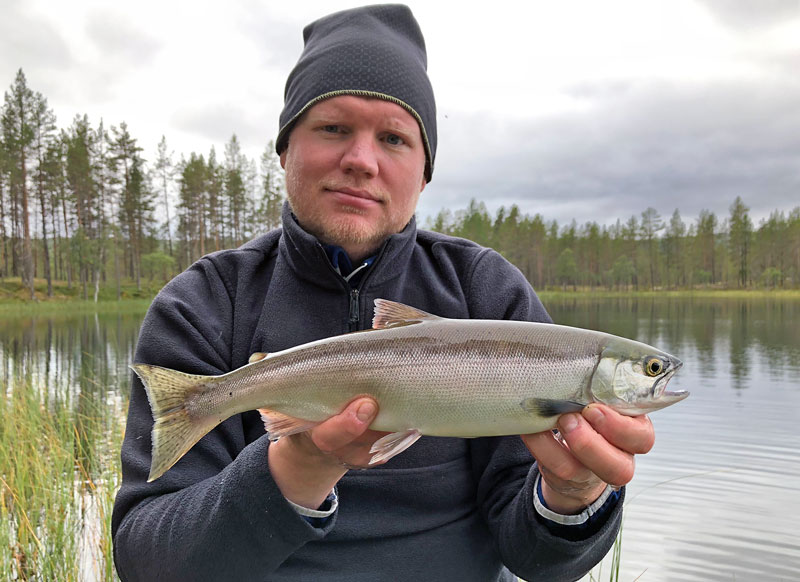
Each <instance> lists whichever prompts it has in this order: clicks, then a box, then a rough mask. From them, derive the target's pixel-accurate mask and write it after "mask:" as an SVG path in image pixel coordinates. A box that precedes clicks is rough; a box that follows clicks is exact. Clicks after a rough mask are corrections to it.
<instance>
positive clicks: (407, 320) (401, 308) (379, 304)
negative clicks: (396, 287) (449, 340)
mask: <svg viewBox="0 0 800 582" xmlns="http://www.w3.org/2000/svg"><path fill="white" fill-rule="evenodd" d="M434 319H440V318H439V317H438V316H436V315H431V314H430V313H426V312H424V311H421V310H419V309H416V308H415V307H409V306H408V305H404V304H402V303H397V302H395V301H389V300H388V299H376V300H375V317H373V318H372V328H373V329H386V328H387V327H399V326H403V325H413V324H415V323H422V322H423V321H431V320H434Z"/></svg>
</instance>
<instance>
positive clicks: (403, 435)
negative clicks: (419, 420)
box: [369, 428, 422, 465]
mask: <svg viewBox="0 0 800 582" xmlns="http://www.w3.org/2000/svg"><path fill="white" fill-rule="evenodd" d="M421 436H422V435H421V434H420V432H419V431H418V430H417V429H415V428H410V429H408V430H406V431H403V432H393V433H391V434H387V435H386V436H385V437H383V438H380V439H378V440H377V441H375V443H373V445H372V448H371V449H370V450H369V452H370V453H374V454H373V455H372V458H371V459H370V460H369V464H370V465H375V464H377V463H380V462H381V461H388V460H389V459H391V458H392V457H394V456H395V455H399V454H400V453H402V452H403V451H405V450H406V449H407V448H408V447H410V446H411V445H413V444H414V443H415V442H417V440H418V439H419V437H421Z"/></svg>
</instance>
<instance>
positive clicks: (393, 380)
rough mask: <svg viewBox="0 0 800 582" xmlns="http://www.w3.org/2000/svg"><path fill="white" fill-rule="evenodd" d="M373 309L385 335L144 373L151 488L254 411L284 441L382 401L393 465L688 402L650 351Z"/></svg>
mask: <svg viewBox="0 0 800 582" xmlns="http://www.w3.org/2000/svg"><path fill="white" fill-rule="evenodd" d="M375 303H376V316H375V320H374V324H373V327H375V328H376V329H375V330H370V331H368V332H356V333H351V334H346V335H342V336H335V337H331V338H326V339H322V340H319V341H315V342H311V343H307V344H303V345H300V346H296V347H294V348H290V349H287V350H284V351H281V352H277V353H274V354H269V355H263V357H261V356H257V357H260V359H258V360H257V361H254V362H253V363H250V364H248V365H246V366H243V367H241V368H238V369H236V370H233V371H232V372H230V373H227V374H223V375H221V376H195V375H188V374H182V373H180V372H175V371H173V370H167V369H165V368H159V367H156V366H147V365H144V364H137V365H134V366H133V368H134V370H135V371H136V372H137V374H139V376H140V377H141V378H142V380H143V382H144V384H145V387H146V389H147V393H148V398H149V399H150V404H151V407H152V408H153V414H154V418H155V420H156V423H155V425H154V429H153V464H152V467H151V474H150V479H151V480H152V479H155V478H157V477H158V476H159V475H161V474H162V473H163V472H164V471H166V470H167V469H168V468H169V467H170V466H171V465H172V464H174V462H176V461H177V460H178V458H180V456H182V455H183V454H184V453H185V452H186V451H187V450H188V449H189V448H191V446H192V445H193V444H194V443H195V442H196V441H197V440H199V438H201V437H202V436H203V434H205V433H206V432H208V431H209V430H211V429H212V428H213V427H214V426H216V425H217V424H218V423H220V422H222V421H224V420H225V419H227V418H229V417H230V416H233V415H234V414H238V413H241V412H244V411H247V410H253V409H261V410H262V416H263V417H264V419H265V423H266V425H267V429H268V430H269V431H270V433H271V437H279V436H283V435H285V434H291V433H292V432H298V431H300V430H307V429H308V428H310V427H311V426H313V425H314V424H317V423H319V422H322V421H324V420H325V419H327V418H329V417H330V416H332V415H335V414H337V413H339V412H340V411H341V410H342V409H343V408H344V407H345V406H346V405H347V404H348V403H349V402H350V401H352V400H353V399H354V398H356V397H359V396H371V397H373V398H375V400H377V401H378V403H379V413H378V416H377V417H376V419H375V420H374V421H373V423H372V425H371V428H372V429H375V430H380V431H389V432H391V433H394V434H393V435H390V438H387V439H386V441H385V442H383V443H381V444H378V446H377V447H376V449H375V450H376V452H377V453H378V454H376V459H377V460H385V459H386V458H390V457H391V456H393V455H394V454H397V452H400V450H404V449H405V448H407V447H408V446H410V444H412V443H413V442H414V441H415V440H416V438H418V437H419V435H420V434H425V435H431V436H456V437H478V436H498V435H510V434H526V433H531V432H539V431H542V430H547V429H550V428H553V427H554V426H555V423H556V420H557V418H558V415H559V414H561V413H564V412H569V411H578V410H580V409H581V408H583V407H584V406H586V405H587V404H589V403H591V402H603V403H606V404H608V405H609V406H612V407H613V408H615V409H616V410H618V411H620V412H622V413H623V414H629V415H636V414H642V413H646V412H649V411H651V410H656V409H659V408H663V407H665V406H668V405H670V404H672V403H674V402H677V401H679V400H682V399H683V398H685V397H686V396H687V395H688V393H686V392H674V393H673V392H667V391H666V390H665V387H666V383H667V382H668V380H669V379H670V377H671V376H672V374H674V372H675V371H676V370H677V369H678V368H680V366H681V362H680V361H679V360H678V359H677V358H675V357H674V356H670V355H669V354H666V353H664V352H662V351H660V350H657V349H655V348H653V347H651V346H648V345H646V344H643V343H640V342H636V341H633V340H629V339H625V338H620V337H617V336H613V335H610V334H606V333H602V332H597V331H591V330H586V329H579V328H572V327H566V326H559V325H553V324H541V323H529V322H518V321H497V320H456V319H446V318H440V317H436V316H433V315H430V314H427V313H424V312H421V311H418V310H416V309H414V308H411V307H408V306H405V305H402V304H398V303H393V302H390V301H385V300H380V299H379V300H376V302H375ZM187 427H188V428H187ZM190 429H191V430H190ZM176 430H181V431H183V432H185V433H186V434H185V435H181V436H180V437H179V436H177V434H176V432H175V431H176ZM190 432H191V433H192V434H189V433H190ZM198 434H199V436H197V435H198ZM382 440H383V439H382ZM176 455H177V457H176ZM376 459H373V460H376Z"/></svg>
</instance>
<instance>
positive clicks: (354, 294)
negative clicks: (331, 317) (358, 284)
mask: <svg viewBox="0 0 800 582" xmlns="http://www.w3.org/2000/svg"><path fill="white" fill-rule="evenodd" d="M358 321H359V317H358V289H350V331H358Z"/></svg>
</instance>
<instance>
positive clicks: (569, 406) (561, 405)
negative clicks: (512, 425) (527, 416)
mask: <svg viewBox="0 0 800 582" xmlns="http://www.w3.org/2000/svg"><path fill="white" fill-rule="evenodd" d="M519 405H520V406H522V408H523V409H525V410H527V411H528V412H530V413H532V414H538V415H539V416H558V415H559V414H566V413H567V412H580V411H581V410H583V409H584V407H585V406H586V405H585V404H581V403H580V402H573V401H572V400H554V399H551V398H526V399H525V400H523V401H522V402H520V403H519Z"/></svg>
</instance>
